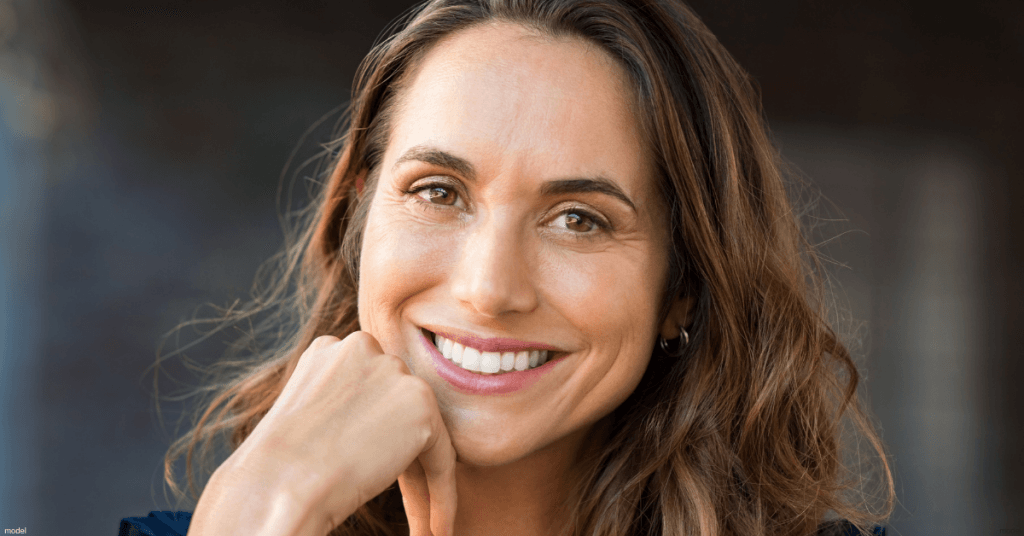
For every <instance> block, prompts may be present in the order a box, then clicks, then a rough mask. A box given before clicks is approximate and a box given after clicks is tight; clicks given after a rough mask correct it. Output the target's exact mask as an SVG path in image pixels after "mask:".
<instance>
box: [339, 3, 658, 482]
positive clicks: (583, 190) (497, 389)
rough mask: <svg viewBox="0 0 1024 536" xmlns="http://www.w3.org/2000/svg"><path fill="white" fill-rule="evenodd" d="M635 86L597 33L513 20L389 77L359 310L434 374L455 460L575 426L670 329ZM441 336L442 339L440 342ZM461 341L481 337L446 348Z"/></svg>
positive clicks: (609, 406) (552, 441) (609, 400)
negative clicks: (596, 41) (390, 108)
mask: <svg viewBox="0 0 1024 536" xmlns="http://www.w3.org/2000/svg"><path fill="white" fill-rule="evenodd" d="M630 95H631V93H630V90H629V89H628V85H627V82H626V74H625V72H624V71H623V69H622V68H621V67H620V66H619V65H618V64H616V63H615V61H614V60H613V59H612V58H611V57H610V56H608V55H607V54H606V53H605V52H603V51H602V50H600V49H599V48H598V47H596V46H594V45H591V44H588V43H585V42H583V41H581V40H577V39H569V38H557V39H556V38H551V37H548V36H541V35H539V34H537V33H536V32H532V31H530V30H527V29H525V28H523V27H521V26H517V25H513V24H509V23H494V24H488V25H483V26H478V27H474V28H471V29H468V30H464V31H462V32H459V33H456V34H455V35H453V36H451V37H449V38H447V39H445V40H443V41H442V42H441V43H439V44H438V45H436V46H435V47H434V48H433V49H432V50H430V51H429V52H428V53H427V54H426V55H425V56H424V58H423V59H422V61H421V62H420V63H419V65H418V66H417V68H416V70H415V71H414V72H413V73H411V75H410V77H409V82H408V84H407V86H406V88H405V90H404V91H403V92H402V94H401V95H400V101H399V103H398V106H397V108H396V110H395V115H394V117H393V120H392V132H391V136H390V138H389V144H388V146H387V148H386V151H385V153H384V156H383V160H382V164H381V169H380V176H379V180H378V181H377V184H376V191H375V193H374V198H373V201H372V204H371V207H370V211H369V214H368V217H367V222H366V228H365V234H364V237H363V242H362V244H363V245H362V252H361V261H360V262H361V264H360V280H359V296H358V297H359V302H358V303H359V321H360V326H361V329H363V330H364V331H367V332H369V333H371V334H372V335H374V336H375V337H376V338H377V339H378V340H379V341H380V343H381V345H382V347H383V348H384V350H385V351H386V352H388V353H392V354H395V355H398V356H400V357H401V358H402V359H403V360H405V362H406V363H407V364H408V366H409V369H410V370H411V371H412V372H413V374H415V375H416V376H419V377H421V378H423V379H424V380H426V381H427V382H428V383H429V384H430V385H431V386H432V387H433V389H434V392H435V393H436V395H437V399H438V403H439V405H440V407H441V411H442V415H443V417H444V419H445V422H446V423H447V425H448V428H449V431H450V433H451V437H452V441H453V444H454V446H455V449H456V451H457V452H458V454H459V459H460V460H461V461H463V462H466V463H470V464H474V465H500V464H504V463H509V462H511V461H514V460H517V459H520V458H522V457H524V456H527V455H529V454H531V453H534V452H537V451H539V450H540V449H543V448H545V447H555V446H557V445H559V444H562V443H565V442H566V441H569V440H568V439H567V438H570V437H578V436H579V435H580V433H582V432H584V431H586V430H587V429H589V428H590V427H591V425H593V424H594V423H595V422H596V421H597V420H599V419H600V418H602V417H604V416H605V415H607V414H608V413H610V412H611V411H612V410H613V409H614V408H615V407H617V406H618V405H619V404H620V403H622V401H624V400H625V399H626V397H627V396H628V395H629V394H630V393H631V392H632V391H633V389H634V388H635V387H636V385H637V383H638V382H639V381H640V378H641V376H642V375H643V372H644V370H645V369H646V367H647V363H648V360H649V359H650V355H651V350H652V348H653V345H654V344H655V339H656V337H657V336H658V334H659V333H660V332H663V331H664V329H663V328H662V326H659V325H657V321H658V318H657V317H658V310H659V305H660V299H661V298H662V293H663V290H664V288H665V281H666V277H667V274H668V250H669V238H668V237H669V234H668V228H667V227H668V223H667V222H668V220H667V218H666V217H665V213H666V209H665V207H664V206H663V202H662V201H661V200H660V199H659V198H658V195H657V188H656V187H655V184H654V181H653V179H652V174H651V171H650V166H649V163H648V160H647V156H646V153H645V151H644V149H643V147H642V144H641V142H640V136H639V131H638V125H637V124H636V121H635V119H634V118H633V116H634V113H633V112H632V111H631V109H630V105H629V102H630V101H629V98H630ZM671 333H672V331H671V330H669V337H672V335H671ZM676 333H678V332H676ZM434 334H444V335H445V337H446V338H447V339H448V340H449V341H452V342H450V343H447V344H446V343H444V339H437V340H439V341H441V342H440V343H439V345H440V346H441V347H442V348H441V351H438V350H437V349H435V348H434V347H433V345H431V344H430V343H429V342H427V340H428V339H430V340H431V342H433V340H434ZM676 336H677V335H676ZM455 342H461V343H462V344H460V345H459V346H460V347H463V346H464V347H469V348H470V349H472V348H474V347H475V348H476V349H477V350H480V351H482V352H484V353H482V354H479V355H475V354H474V351H473V350H469V351H467V352H462V354H463V355H462V356H460V358H464V359H462V363H461V364H459V365H457V364H455V363H453V362H452V361H451V360H446V359H445V357H444V356H448V357H452V353H453V351H452V348H447V349H446V348H445V347H446V346H447V347H454V343H455ZM542 349H546V350H547V352H548V355H549V360H548V361H547V362H546V363H543V364H541V363H540V361H542V360H543V357H542V356H541V355H540V350H542ZM531 350H532V351H535V352H537V353H536V354H535V356H534V357H535V358H536V359H537V360H536V362H535V364H536V365H537V366H536V368H531V366H530V365H531V364H533V363H530V353H529V352H531ZM488 351H493V352H494V353H493V354H488V353H487V352H488ZM455 353H458V350H456V351H455ZM503 359H504V363H503V362H502V361H503ZM458 360H460V359H456V361H458ZM502 365H504V369H505V370H507V369H511V371H508V372H500V373H499V374H495V375H483V374H481V373H480V372H470V371H466V370H463V367H465V368H470V369H473V368H477V369H479V368H480V367H483V370H485V371H494V370H501V369H502ZM495 367H496V368H495ZM524 368H525V369H529V370H520V369H524Z"/></svg>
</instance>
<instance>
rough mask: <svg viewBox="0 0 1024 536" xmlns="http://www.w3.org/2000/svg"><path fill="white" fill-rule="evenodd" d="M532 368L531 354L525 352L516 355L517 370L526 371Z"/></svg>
mask: <svg viewBox="0 0 1024 536" xmlns="http://www.w3.org/2000/svg"><path fill="white" fill-rule="evenodd" d="M528 368H530V352H527V351H526V350H523V351H522V352H517V353H516V364H515V369H516V370H526V369H528Z"/></svg>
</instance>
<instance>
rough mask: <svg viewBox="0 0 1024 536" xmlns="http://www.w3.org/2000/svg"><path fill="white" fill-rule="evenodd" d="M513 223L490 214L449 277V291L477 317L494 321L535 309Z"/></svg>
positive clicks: (528, 272)
mask: <svg viewBox="0 0 1024 536" xmlns="http://www.w3.org/2000/svg"><path fill="white" fill-rule="evenodd" d="M506 216H508V215H506ZM514 220H515V218H512V217H503V216H502V215H500V214H495V213H492V214H491V215H490V216H489V217H488V218H486V220H485V221H481V222H479V224H478V225H476V226H475V227H476V229H474V230H473V231H472V232H470V233H468V234H467V235H466V241H465V243H463V244H462V248H461V256H460V259H459V261H458V264H457V265H456V266H455V270H454V273H453V274H452V275H451V281H450V284H451V291H452V295H453V296H454V297H455V299H457V300H459V301H460V302H461V303H462V304H464V305H465V306H466V307H468V308H470V309H471V310H472V311H474V312H475V313H476V314H479V315H482V316H485V317H488V318H496V317H499V316H501V315H504V314H508V313H528V312H530V311H533V310H534V309H536V308H537V303H538V300H537V290H536V287H535V282H534V281H533V278H532V275H531V269H530V262H529V258H528V256H527V253H526V252H525V251H524V249H523V248H522V244H523V237H522V233H520V232H519V230H518V229H517V225H516V223H515V221H514Z"/></svg>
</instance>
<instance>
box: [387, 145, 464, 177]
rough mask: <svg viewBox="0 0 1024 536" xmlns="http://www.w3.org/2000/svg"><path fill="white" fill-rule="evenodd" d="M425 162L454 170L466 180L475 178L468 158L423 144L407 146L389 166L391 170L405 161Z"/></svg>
mask: <svg viewBox="0 0 1024 536" xmlns="http://www.w3.org/2000/svg"><path fill="white" fill-rule="evenodd" d="M417 161H418V162H426V163H427V164H431V165H435V166H437V167H443V168H447V169H450V170H452V171H455V172H456V173H458V174H459V175H462V176H463V177H465V178H466V180H468V181H475V180H476V169H475V168H474V167H473V164H470V163H469V161H468V160H466V159H464V158H459V157H458V156H455V155H453V154H451V153H447V152H445V151H442V150H440V149H435V148H433V147H427V146H425V145H416V146H414V147H411V148H409V150H408V151H406V152H405V153H404V154H402V156H400V157H399V158H398V160H396V161H395V165H394V166H393V167H392V168H391V169H392V171H393V170H396V169H398V166H400V165H402V164H404V163H405V162H417Z"/></svg>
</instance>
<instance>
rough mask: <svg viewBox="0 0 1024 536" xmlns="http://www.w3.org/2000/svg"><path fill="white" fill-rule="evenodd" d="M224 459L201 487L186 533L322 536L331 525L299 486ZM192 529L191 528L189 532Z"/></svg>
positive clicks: (314, 502)
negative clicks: (204, 486)
mask: <svg viewBox="0 0 1024 536" xmlns="http://www.w3.org/2000/svg"><path fill="white" fill-rule="evenodd" d="M281 476H283V475H275V474H274V472H273V471H267V472H262V473H257V472H255V471H254V470H253V467H252V466H251V465H250V466H246V465H244V464H238V463H237V459H235V460H231V459H229V461H227V462H225V463H224V464H222V465H221V466H220V467H219V468H217V470H216V471H215V472H214V473H213V475H211V477H210V481H209V483H208V484H207V486H206V488H205V489H204V490H203V494H202V496H201V497H200V498H199V503H198V504H197V505H196V511H195V513H194V514H193V520H192V523H191V524H190V530H189V533H188V536H206V535H213V534H216V535H235V534H237V535H243V534H244V535H246V536H282V535H284V536H324V535H325V534H327V533H328V532H329V531H330V529H331V528H332V527H329V526H328V520H327V519H326V518H325V517H324V516H323V512H321V511H320V509H319V508H317V502H316V501H315V500H314V498H313V496H312V495H311V494H309V493H306V492H305V491H304V489H303V488H302V486H301V485H295V484H297V483H294V482H292V483H291V485H289V484H290V483H289V482H288V480H287V479H286V478H281ZM193 529H195V530H196V532H193Z"/></svg>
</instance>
